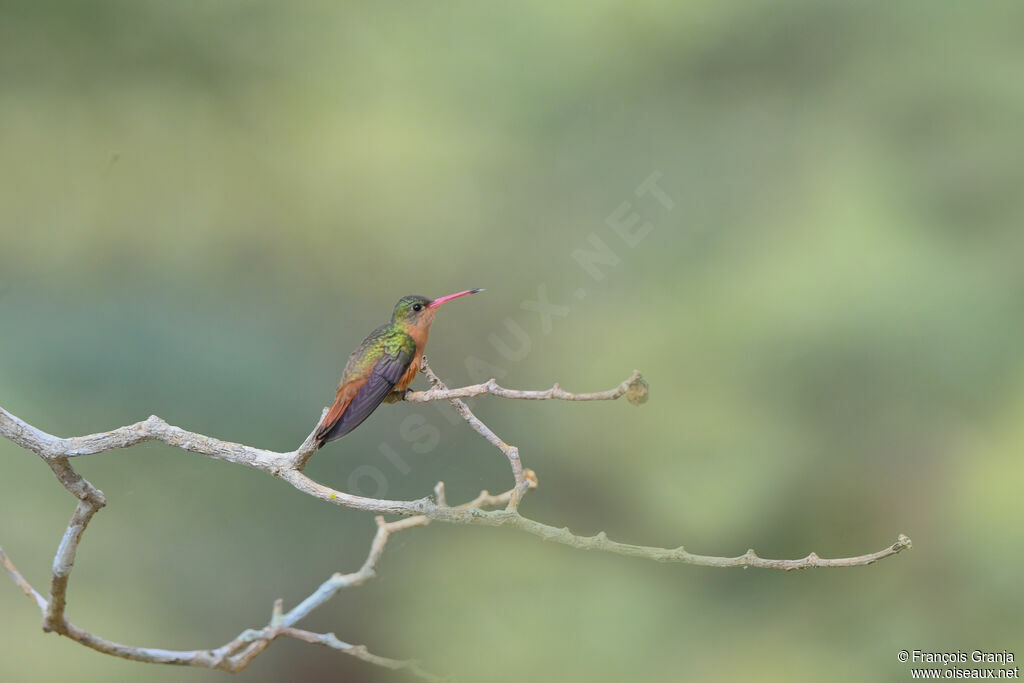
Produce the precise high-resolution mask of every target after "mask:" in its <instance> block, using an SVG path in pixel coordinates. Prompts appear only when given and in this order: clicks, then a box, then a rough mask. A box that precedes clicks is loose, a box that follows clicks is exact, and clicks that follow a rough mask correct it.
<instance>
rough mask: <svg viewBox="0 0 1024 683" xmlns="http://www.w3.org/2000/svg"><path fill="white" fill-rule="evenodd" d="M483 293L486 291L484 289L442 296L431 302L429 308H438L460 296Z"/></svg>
mask: <svg viewBox="0 0 1024 683" xmlns="http://www.w3.org/2000/svg"><path fill="white" fill-rule="evenodd" d="M482 291H484V290H482V289H467V290H465V291H462V292H455V293H454V294H449V295H448V296H442V297H439V298H437V299H434V300H433V301H431V302H430V306H428V308H437V307H438V306H440V305H441V304H443V303H446V302H448V301H451V300H452V299H458V298H459V297H460V296H466V295H467V294H476V293H477V292H482Z"/></svg>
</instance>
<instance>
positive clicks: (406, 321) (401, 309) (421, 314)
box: [391, 289, 484, 327]
mask: <svg viewBox="0 0 1024 683" xmlns="http://www.w3.org/2000/svg"><path fill="white" fill-rule="evenodd" d="M482 291H484V290H482V289H467V290H465V291H463V292H456V293H455V294H449V295H448V296H442V297H438V298H437V299H431V298H429V297H425V296H420V295H418V294H409V295H408V296H403V297H402V298H401V299H399V300H398V303H397V304H395V312H394V313H392V314H391V322H394V323H401V324H403V325H405V326H406V327H429V326H430V323H432V322H434V315H435V314H436V313H437V308H438V306H440V305H441V304H443V303H445V302H446V301H451V300H452V299H458V298H459V297H460V296H466V295H467V294H476V293H477V292H482Z"/></svg>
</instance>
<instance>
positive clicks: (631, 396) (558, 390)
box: [403, 370, 650, 405]
mask: <svg viewBox="0 0 1024 683" xmlns="http://www.w3.org/2000/svg"><path fill="white" fill-rule="evenodd" d="M427 376H428V377H430V376H431V373H427ZM431 381H432V382H433V378H431ZM649 391H650V388H649V387H648V385H647V381H646V380H645V379H644V377H643V375H641V374H640V371H639V370H634V371H633V374H632V375H630V376H629V377H627V378H626V379H624V380H623V381H622V383H621V384H619V386H617V387H615V388H614V389H609V390H608V391H594V392H590V393H586V394H573V393H570V392H568V391H566V390H565V389H563V388H562V387H560V386H559V385H558V384H555V385H554V386H552V387H551V388H550V389H542V390H540V391H526V390H522V389H506V388H505V387H501V386H498V382H497V381H496V380H494V379H489V380H487V381H486V382H484V383H482V384H472V385H470V386H467V387H461V388H459V389H449V388H448V387H445V386H443V385H441V386H439V385H437V384H436V383H435V384H434V388H433V389H429V390H427V391H407V392H406V393H405V396H404V397H403V400H405V401H411V402H412V403H426V402H427V401H450V400H452V399H453V398H472V397H474V396H483V395H484V394H491V395H492V396H499V397H501V398H518V399H523V400H526V401H543V400H547V399H557V400H560V401H614V400H615V399H617V398H619V397H621V396H625V397H626V400H628V401H629V402H630V403H632V404H633V405H640V404H641V403H646V402H647V398H648V395H649Z"/></svg>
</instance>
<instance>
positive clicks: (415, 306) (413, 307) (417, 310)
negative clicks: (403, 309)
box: [412, 304, 423, 313]
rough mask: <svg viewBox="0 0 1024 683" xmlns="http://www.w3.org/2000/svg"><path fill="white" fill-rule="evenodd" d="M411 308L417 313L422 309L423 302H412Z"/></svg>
mask: <svg viewBox="0 0 1024 683" xmlns="http://www.w3.org/2000/svg"><path fill="white" fill-rule="evenodd" d="M412 310H414V311H416V312H417V313H419V312H420V311H422V310H423V304H413V305H412Z"/></svg>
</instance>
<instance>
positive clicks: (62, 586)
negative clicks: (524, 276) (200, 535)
mask: <svg viewBox="0 0 1024 683" xmlns="http://www.w3.org/2000/svg"><path fill="white" fill-rule="evenodd" d="M422 371H423V372H424V374H425V375H426V376H427V378H428V379H429V380H430V382H431V384H432V388H431V389H429V390H427V391H409V392H407V393H406V394H405V396H404V400H406V401H410V402H417V403H420V402H427V401H437V400H447V401H449V402H450V403H451V404H452V405H453V406H454V408H455V410H456V411H457V412H458V413H459V415H460V416H461V417H462V418H463V419H464V420H465V421H466V422H467V424H468V425H469V426H470V427H471V428H472V429H473V430H474V431H476V432H477V433H479V434H480V435H481V436H483V437H484V438H485V439H486V440H487V441H488V442H489V443H490V444H491V445H493V446H495V447H496V448H497V449H498V450H500V451H501V452H502V453H503V454H504V455H505V457H506V458H507V459H508V461H509V464H510V466H511V469H512V474H513V480H514V481H513V486H512V488H510V489H509V490H508V491H506V492H505V493H502V494H499V495H492V494H490V493H488V492H487V491H482V492H481V493H480V495H478V496H477V497H476V498H474V499H473V500H471V501H468V502H466V503H463V504H462V505H457V506H449V505H448V503H447V500H446V496H445V491H444V484H443V482H439V483H438V484H437V486H436V487H435V488H434V497H433V498H431V497H424V498H420V499H418V500H386V499H378V498H368V497H365V496H358V495H354V494H350V493H345V492H343V491H339V490H336V489H332V488H330V487H328V486H324V485H323V484H320V483H319V482H317V481H314V480H313V479H311V478H310V477H308V476H307V475H305V474H304V473H303V472H302V469H303V467H304V466H305V464H306V462H307V461H308V460H309V458H310V457H312V456H313V455H314V454H315V453H316V450H317V449H316V442H315V440H314V438H313V434H312V433H311V434H310V435H309V436H308V437H307V438H306V439H305V441H304V442H303V443H302V445H301V446H299V448H297V449H296V450H294V451H290V452H287V453H279V452H275V451H268V450H263V449H259V448H253V447H251V446H247V445H244V444H239V443H232V442H228V441H222V440H220V439H215V438H213V437H209V436H206V435H204V434H198V433H196V432H190V431H188V430H185V429H182V428H180V427H175V426H173V425H170V424H168V423H167V422H165V421H164V420H162V419H160V418H159V417H157V416H155V415H154V416H150V417H149V418H147V419H145V420H143V421H141V422H137V423H135V424H132V425H127V426H124V427H119V428H117V429H114V430H111V431H108V432H100V433H97V434H89V435H86V436H79V437H71V438H59V437H56V436H53V435H51V434H48V433H46V432H44V431H42V430H40V429H38V428H36V427H34V426H32V425H30V424H28V423H27V422H24V421H23V420H21V419H19V418H17V417H15V416H14V415H12V414H11V413H9V412H7V411H6V410H4V409H3V408H0V435H2V436H4V437H6V438H7V439H9V440H11V441H12V442H14V443H15V444H17V445H18V446H20V447H22V448H24V449H27V450H29V451H32V452H33V453H35V454H36V455H38V456H39V457H40V458H41V459H42V460H43V461H44V462H46V464H47V465H49V467H50V468H51V469H52V470H53V472H54V474H55V475H56V477H57V479H58V480H59V481H60V483H61V484H62V485H63V486H64V488H66V489H67V490H68V491H69V492H70V493H71V494H72V495H73V496H75V498H77V499H78V503H77V505H76V507H75V510H74V513H73V514H72V517H71V521H70V522H69V523H68V526H67V529H66V530H65V532H64V535H63V537H62V539H61V542H60V544H59V546H58V549H57V552H56V554H55V557H54V561H53V569H52V576H51V581H50V596H49V598H46V597H44V596H43V595H42V594H40V593H39V592H38V591H36V590H35V589H34V588H33V587H32V586H31V585H30V584H29V582H28V581H27V580H26V579H25V578H24V577H23V576H22V575H21V573H20V572H19V571H18V570H17V568H16V567H15V565H14V564H13V563H12V562H11V560H10V558H9V557H8V556H7V555H6V554H5V553H4V552H3V549H2V548H0V566H2V567H3V568H4V569H5V570H6V572H7V573H8V574H9V575H10V576H11V578H12V579H13V580H14V582H15V584H16V585H17V586H18V587H19V588H20V589H21V590H22V591H23V592H24V593H25V594H26V595H27V596H28V597H29V598H31V599H32V600H33V601H35V603H36V605H37V606H38V607H39V609H40V611H41V612H42V616H43V629H44V630H46V631H53V632H56V633H59V634H61V635H64V636H67V637H68V638H71V639H73V640H76V641H78V642H79V643H81V644H83V645H85V646H87V647H90V648H92V649H94V650H98V651H100V652H103V653H106V654H109V655H113V656H116V657H122V658H124V659H130V660H135V661H142V662H152V663H162V664H177V665H187V666H197V667H205V668H212V669H222V670H225V671H232V672H234V671H240V670H242V669H244V668H245V667H246V666H247V665H248V664H249V662H251V661H252V660H253V659H254V658H255V657H256V656H257V655H259V654H260V653H261V652H263V651H264V650H265V649H266V648H267V647H268V646H269V645H270V643H272V642H273V641H274V640H275V639H277V638H282V637H284V638H293V639H298V640H302V641H305V642H308V643H312V644H316V645H322V646H324V647H328V648H331V649H334V650H337V651H339V652H342V653H345V654H348V655H351V656H353V657H357V658H359V659H362V660H364V661H367V662H369V663H371V664H375V665H378V666H383V667H386V668H390V669H401V670H404V671H407V672H408V673H410V674H412V675H415V676H417V677H419V678H421V679H424V680H431V681H440V680H443V679H442V678H441V677H438V676H436V675H434V674H431V673H429V672H428V671H426V670H424V669H422V668H421V667H420V666H419V664H418V663H416V662H413V661H407V660H396V659H388V658H385V657H380V656H378V655H375V654H372V653H370V652H369V651H368V650H367V649H366V648H365V647H364V646H362V645H351V644H349V643H346V642H344V641H342V640H340V639H338V638H337V636H335V635H334V634H333V633H323V634H319V633H312V632H310V631H304V630H300V629H298V628H296V627H295V626H296V624H297V623H298V622H299V621H301V620H302V619H304V618H305V617H306V616H308V615H309V614H310V613H311V612H312V611H313V610H315V609H316V608H318V607H320V606H321V605H323V604H324V603H325V602H327V601H328V600H330V599H331V598H332V597H333V596H334V595H335V594H337V593H338V591H340V590H342V589H344V588H348V587H351V586H359V585H362V584H363V583H365V582H366V581H368V580H370V579H371V578H373V577H374V576H375V573H376V567H377V563H378V561H379V560H380V557H381V555H382V554H383V552H384V549H385V546H386V544H387V541H388V538H389V537H390V536H391V535H392V534H394V533H397V532H400V531H404V530H407V529H411V528H416V527H421V526H426V525H427V524H430V523H431V522H435V521H437V522H446V523H450V524H477V525H483V526H504V527H511V528H515V529H519V530H521V531H525V532H526V533H529V534H532V535H534V536H538V537H540V538H542V539H544V540H546V541H552V542H555V543H560V544H562V545H567V546H570V547H573V548H579V549H582V550H598V551H602V552H608V553H615V554H619V555H629V556H633V557H641V558H646V559H651V560H656V561H658V562H678V563H682V564H694V565H702V566H709V567H759V568H765V569H782V570H793V569H808V568H813V567H822V568H825V567H852V566H860V565H867V564H871V563H874V562H877V561H878V560H881V559H884V558H886V557H890V556H892V555H895V554H897V553H899V552H900V551H902V550H904V549H906V548H909V547H911V542H910V539H909V538H907V537H906V536H904V535H902V534H900V535H899V537H898V538H897V540H896V542H895V543H893V544H892V545H890V546H888V547H886V548H883V549H882V550H879V551H877V552H873V553H868V554H865V555H858V556H855V557H845V558H836V559H826V558H821V557H818V556H817V555H816V554H815V553H810V554H809V555H807V556H806V557H803V558H799V559H793V560H775V559H766V558H762V557H759V556H758V555H757V554H756V553H755V552H754V551H753V550H748V551H747V552H746V553H744V554H743V555H739V556H736V557H718V556H710V555H697V554H693V553H690V552H688V551H686V550H685V549H684V548H683V547H682V546H680V547H677V548H658V547H650V546H641V545H632V544H628V543H621V542H618V541H613V540H611V539H609V538H608V537H607V535H605V534H604V532H600V533H598V534H596V535H594V536H579V535H576V534H573V533H572V532H571V531H569V529H568V528H565V527H555V526H550V525H547V524H544V523H542V522H538V521H535V520H532V519H529V518H527V517H524V516H523V515H521V514H520V513H519V505H520V503H521V501H522V498H523V496H524V495H525V494H526V493H527V492H528V491H529V490H530V489H533V488H536V487H537V476H536V474H534V472H533V470H530V469H527V468H525V467H524V466H523V463H522V460H521V458H520V455H519V449H518V448H517V447H515V446H513V445H510V444H508V443H506V442H505V441H503V440H502V439H501V438H499V437H498V436H497V435H496V434H495V433H494V432H493V431H492V430H491V429H490V428H489V427H488V426H487V425H485V424H484V423H483V422H482V421H481V420H480V419H479V418H477V417H476V416H475V415H474V414H473V412H472V411H471V410H470V408H469V406H468V405H466V403H465V402H464V401H463V400H462V399H464V398H471V397H475V396H482V395H487V394H489V395H493V396H497V397H500V398H512V399H523V400H547V399H553V400H564V401H607V400H615V399H618V398H620V397H623V396H624V397H626V399H627V400H628V401H629V402H630V403H633V404H634V405H639V404H641V403H643V402H645V401H646V400H647V398H648V385H647V382H646V381H645V380H644V379H643V377H642V376H641V374H640V373H639V372H637V371H634V372H633V374H632V375H631V376H630V377H628V378H626V379H625V380H623V381H622V382H621V383H620V384H619V385H618V386H617V387H615V388H614V389H610V390H608V391H601V392H592V393H571V392H568V391H565V390H564V389H562V388H561V387H560V386H559V385H557V384H555V385H554V386H553V387H551V388H550V389H545V390H540V391H525V390H516V389H506V388H504V387H501V386H499V385H498V384H497V382H496V381H495V380H493V379H492V380H489V381H487V382H484V383H482V384H475V385H471V386H466V387H461V388H457V389H449V388H448V387H447V386H446V385H445V384H444V382H442V381H441V379H440V378H439V377H438V376H437V375H436V374H434V372H433V371H432V370H431V369H430V367H429V366H428V365H427V363H426V359H424V360H423V364H422ZM147 441H160V442H163V443H165V444H167V445H169V446H174V447H176V448H180V449H182V450H186V451H189V452H192V453H197V454H200V455H205V456H207V457H210V458H215V459H218V460H223V461H226V462H230V463H234V464H237V465H244V466H246V467H251V468H253V469H257V470H261V471H264V472H267V473H268V474H271V475H272V476H274V477H278V478H280V479H282V480H284V481H286V482H288V483H289V484H291V485H292V486H293V487H295V488H296V489H298V490H299V491H301V492H303V493H305V494H307V495H310V496H313V497H315V498H318V499H320V500H323V501H325V502H329V503H333V504H334V505H338V506H341V507H347V508H352V509H355V510H363V511H366V512H374V513H377V514H378V515H384V514H391V515H399V516H401V517H402V519H398V520H395V521H391V522H388V521H385V520H384V518H383V517H379V516H378V517H377V533H376V534H375V536H374V538H373V541H372V543H371V545H370V551H369V554H368V555H367V558H366V560H365V562H364V563H363V565H362V566H361V567H360V568H359V569H358V570H357V571H355V572H352V573H349V574H341V573H338V574H334V575H333V576H331V577H330V578H328V579H327V580H326V581H325V582H324V583H323V584H321V585H320V587H319V588H317V589H316V590H315V591H314V592H313V593H311V594H310V595H309V596H308V597H307V598H306V599H305V600H303V601H302V602H300V603H299V604H298V605H296V606H295V607H293V608H292V609H291V610H289V611H288V612H284V610H283V607H282V605H281V604H280V601H278V602H277V603H275V605H274V607H273V610H272V613H271V619H270V621H269V623H268V624H267V625H266V626H264V627H262V628H259V629H248V630H246V631H243V632H242V633H241V634H240V635H239V636H238V637H236V638H235V639H234V640H232V641H230V642H229V643H227V644H225V645H222V646H220V647H217V648H214V649H206V650H182V651H176V650H163V649H156V648H143V647H133V646H129V645H123V644H120V643H115V642H112V641H109V640H106V639H104V638H100V637H99V636H96V635H94V634H92V633H90V632H88V631H86V630H84V629H81V628H79V627H78V626H76V625H74V624H72V623H71V622H70V621H69V620H68V619H67V616H66V614H65V612H66V608H67V586H68V579H69V577H70V573H71V568H72V566H73V564H74V560H75V554H76V552H77V550H78V546H79V544H80V542H81V540H82V536H83V534H84V532H85V530H86V527H87V526H88V524H89V522H90V520H91V519H92V518H93V516H94V515H95V514H96V513H97V512H98V511H99V510H100V509H101V508H103V507H104V506H105V505H106V499H105V498H104V496H103V493H102V492H101V491H100V490H99V489H97V488H96V487H95V486H93V485H92V484H91V483H90V482H89V481H87V480H86V479H85V478H84V477H82V476H81V475H80V474H78V473H77V472H76V471H75V470H74V469H73V468H72V466H71V464H70V463H71V459H72V458H77V457H82V456H87V455H95V454H98V453H103V452H106V451H111V450H115V449H120V448H129V447H131V446H135V445H137V444H140V443H144V442H147ZM489 508H490V509H489Z"/></svg>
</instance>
